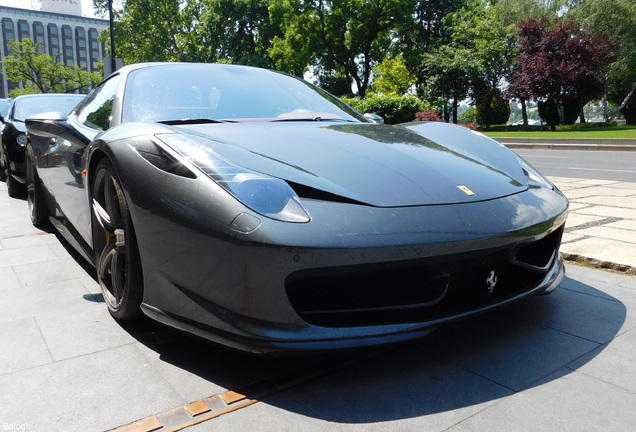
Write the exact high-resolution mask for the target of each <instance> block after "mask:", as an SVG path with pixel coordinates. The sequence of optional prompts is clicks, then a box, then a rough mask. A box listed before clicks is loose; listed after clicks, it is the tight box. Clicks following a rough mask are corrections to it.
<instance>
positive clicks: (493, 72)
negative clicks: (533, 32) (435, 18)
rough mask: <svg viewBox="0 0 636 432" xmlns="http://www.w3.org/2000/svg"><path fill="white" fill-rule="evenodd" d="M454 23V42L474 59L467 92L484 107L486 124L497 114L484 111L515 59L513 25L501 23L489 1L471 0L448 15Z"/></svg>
mask: <svg viewBox="0 0 636 432" xmlns="http://www.w3.org/2000/svg"><path fill="white" fill-rule="evenodd" d="M449 18H450V19H451V21H452V23H453V45H454V46H456V47H458V48H460V47H461V48H464V49H466V50H468V52H470V55H471V58H472V60H473V62H474V65H475V67H474V75H473V77H472V79H471V85H470V87H471V89H470V94H471V97H472V98H473V100H474V101H475V104H476V105H478V106H481V107H482V109H483V110H485V111H484V112H483V113H482V114H483V115H482V119H483V120H484V121H486V123H482V125H483V126H485V127H489V126H490V124H489V123H488V121H489V119H491V118H496V116H495V115H494V114H493V115H490V114H489V113H487V112H486V111H487V110H489V109H490V107H491V106H493V104H495V102H496V101H495V98H497V97H500V92H499V88H500V87H501V86H503V84H504V83H505V78H506V77H507V76H508V75H509V74H510V71H511V70H512V67H513V65H514V62H515V55H516V49H515V26H514V25H504V24H503V21H502V18H501V16H500V14H499V11H498V9H497V8H494V7H490V4H489V2H488V1H485V0H472V1H470V2H469V5H468V6H467V7H464V8H462V9H461V10H459V11H458V12H455V13H454V14H452V15H451V16H450V17H449Z"/></svg>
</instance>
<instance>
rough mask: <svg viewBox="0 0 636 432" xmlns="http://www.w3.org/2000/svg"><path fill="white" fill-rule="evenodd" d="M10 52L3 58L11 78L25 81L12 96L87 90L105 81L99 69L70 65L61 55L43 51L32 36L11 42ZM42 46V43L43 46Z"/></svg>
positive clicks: (7, 75)
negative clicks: (90, 69) (54, 55)
mask: <svg viewBox="0 0 636 432" xmlns="http://www.w3.org/2000/svg"><path fill="white" fill-rule="evenodd" d="M8 46H9V51H10V54H8V55H7V56H6V57H5V59H4V60H3V61H2V63H3V64H4V69H5V75H6V77H7V80H8V81H12V82H16V83H18V82H22V84H23V85H22V88H16V89H13V90H12V91H11V93H10V96H11V97H16V96H19V95H21V94H29V93H71V92H76V91H82V92H86V91H88V90H89V88H90V87H91V86H92V85H94V84H97V83H99V82H100V81H102V79H103V76H102V74H101V73H98V72H87V71H85V70H82V69H81V68H80V67H79V66H74V67H69V66H65V65H64V64H63V63H61V62H59V61H58V59H56V58H54V57H52V56H50V55H48V54H44V53H42V52H41V51H42V50H39V49H38V47H39V46H38V44H37V43H35V42H34V41H33V40H32V39H29V38H25V39H22V40H21V41H15V40H14V41H9V42H8ZM40 48H41V46H40Z"/></svg>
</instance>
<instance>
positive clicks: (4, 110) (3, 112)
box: [0, 99, 11, 118]
mask: <svg viewBox="0 0 636 432" xmlns="http://www.w3.org/2000/svg"><path fill="white" fill-rule="evenodd" d="M9 107H11V99H0V116H2V117H3V118H4V117H6V116H7V114H8V113H9Z"/></svg>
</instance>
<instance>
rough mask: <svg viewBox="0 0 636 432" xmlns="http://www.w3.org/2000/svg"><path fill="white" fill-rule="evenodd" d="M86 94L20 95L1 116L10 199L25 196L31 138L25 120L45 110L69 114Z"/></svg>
mask: <svg viewBox="0 0 636 432" xmlns="http://www.w3.org/2000/svg"><path fill="white" fill-rule="evenodd" d="M83 98H84V95H78V94H62V93H47V94H33V95H23V96H18V97H17V98H15V100H13V102H12V103H11V105H10V107H9V109H8V112H7V115H6V116H4V115H3V116H0V121H1V122H2V123H3V127H2V129H1V133H0V142H1V145H0V181H6V182H7V192H8V193H9V195H10V196H12V197H16V196H20V195H24V191H25V190H26V189H25V183H26V175H25V163H24V149H25V146H26V141H27V135H26V132H27V130H26V126H25V124H24V121H25V120H26V118H27V117H28V116H30V115H33V114H38V113H41V112H45V111H62V112H65V113H68V112H69V111H71V110H72V109H73V108H75V105H77V104H78V103H79V101H81V100H82V99H83Z"/></svg>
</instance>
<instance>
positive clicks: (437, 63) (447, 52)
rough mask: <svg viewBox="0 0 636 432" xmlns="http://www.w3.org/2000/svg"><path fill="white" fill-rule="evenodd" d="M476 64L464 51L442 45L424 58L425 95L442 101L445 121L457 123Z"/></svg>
mask: <svg viewBox="0 0 636 432" xmlns="http://www.w3.org/2000/svg"><path fill="white" fill-rule="evenodd" d="M476 68H477V64H476V63H475V61H474V58H473V56H472V53H471V52H470V51H468V50H467V49H465V48H461V47H454V46H452V45H442V46H440V47H439V48H437V49H435V50H434V51H432V52H431V53H426V54H424V55H423V56H422V71H423V73H424V74H425V75H426V78H425V83H426V86H425V87H424V93H425V94H426V97H427V98H429V99H432V100H437V101H440V103H439V105H441V106H442V114H443V117H444V121H446V122H449V121H451V114H452V121H453V123H457V122H458V117H457V107H458V105H459V102H460V101H461V100H463V99H465V98H466V97H467V96H468V90H469V88H470V83H471V79H472V78H473V77H474V75H475V71H476Z"/></svg>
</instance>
